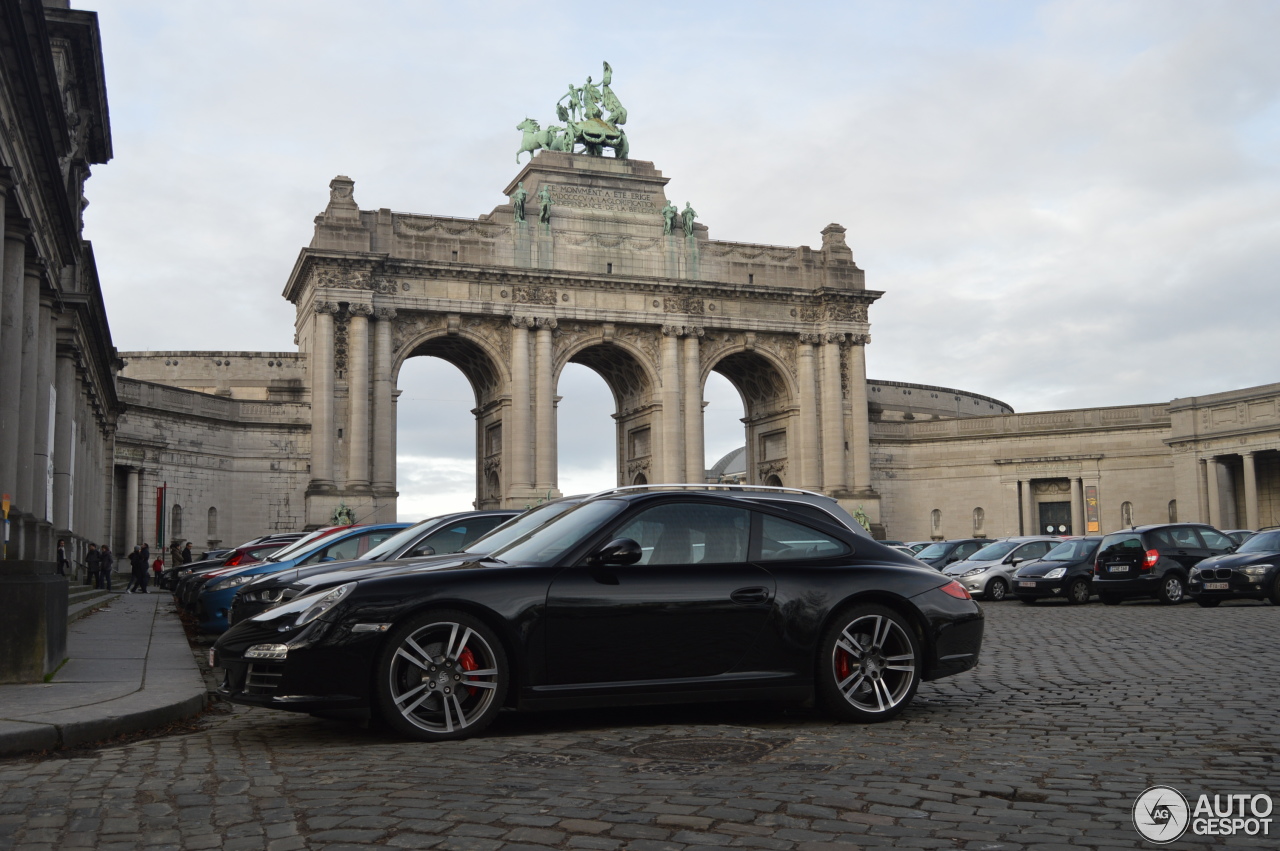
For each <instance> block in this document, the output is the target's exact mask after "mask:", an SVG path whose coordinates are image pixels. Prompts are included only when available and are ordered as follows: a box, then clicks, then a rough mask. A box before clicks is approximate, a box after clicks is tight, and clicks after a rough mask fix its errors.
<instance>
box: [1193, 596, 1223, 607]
mask: <svg viewBox="0 0 1280 851" xmlns="http://www.w3.org/2000/svg"><path fill="white" fill-rule="evenodd" d="M1221 602H1222V601H1221V600H1206V599H1205V598H1203V597H1197V598H1196V605H1197V606H1200V607H1202V608H1205V609H1216V608H1217V607H1218V604H1219V603H1221Z"/></svg>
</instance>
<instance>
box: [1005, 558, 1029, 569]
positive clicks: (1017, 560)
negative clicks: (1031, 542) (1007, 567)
mask: <svg viewBox="0 0 1280 851" xmlns="http://www.w3.org/2000/svg"><path fill="white" fill-rule="evenodd" d="M1024 561H1026V559H1024V558H1023V557H1022V556H1014V557H1013V558H1011V559H1009V564H1011V565H1013V566H1014V567H1017V566H1018V565H1020V564H1022V563H1023V562H1024Z"/></svg>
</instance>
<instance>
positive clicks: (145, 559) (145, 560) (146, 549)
mask: <svg viewBox="0 0 1280 851" xmlns="http://www.w3.org/2000/svg"><path fill="white" fill-rule="evenodd" d="M149 564H151V545H150V544H148V543H147V542H146V541H143V542H142V566H143V567H146V566H147V565H149Z"/></svg>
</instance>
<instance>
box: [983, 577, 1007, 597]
mask: <svg viewBox="0 0 1280 851" xmlns="http://www.w3.org/2000/svg"><path fill="white" fill-rule="evenodd" d="M1008 593H1009V583H1008V582H1005V581H1004V580H1003V579H1001V578H1000V577H999V576H997V577H996V578H995V579H992V580H991V581H990V582H988V583H987V591H986V596H987V599H988V600H990V601H991V602H993V603H999V602H1000V601H1001V600H1003V599H1004V598H1005V595H1006V594H1008Z"/></svg>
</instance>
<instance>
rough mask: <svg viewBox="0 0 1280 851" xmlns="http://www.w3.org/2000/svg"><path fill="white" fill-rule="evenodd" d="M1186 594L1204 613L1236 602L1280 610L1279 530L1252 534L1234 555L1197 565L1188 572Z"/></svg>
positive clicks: (1216, 557) (1230, 554)
mask: <svg viewBox="0 0 1280 851" xmlns="http://www.w3.org/2000/svg"><path fill="white" fill-rule="evenodd" d="M1223 534H1226V533H1223ZM1187 590H1188V591H1189V592H1190V594H1191V599H1193V600H1195V601H1196V602H1197V603H1199V604H1200V605H1201V606H1204V607H1205V608H1206V609H1209V608H1213V607H1214V606H1216V605H1218V604H1219V603H1221V602H1222V601H1223V600H1239V599H1246V600H1270V601H1271V603H1272V605H1276V606H1280V529H1270V530H1263V531H1261V532H1255V533H1254V534H1253V536H1252V537H1250V538H1249V539H1248V540H1247V541H1245V542H1244V543H1243V544H1241V545H1240V546H1239V548H1237V549H1236V551H1235V552H1234V553H1228V554H1226V555H1218V556H1210V557H1209V558H1207V559H1205V560H1204V561H1202V562H1200V563H1199V564H1197V565H1196V566H1195V567H1193V568H1191V574H1190V576H1189V577H1188V582H1187Z"/></svg>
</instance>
